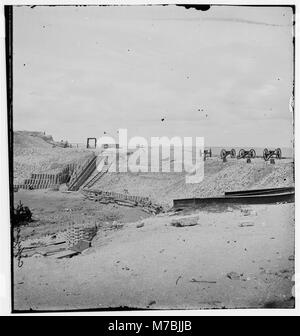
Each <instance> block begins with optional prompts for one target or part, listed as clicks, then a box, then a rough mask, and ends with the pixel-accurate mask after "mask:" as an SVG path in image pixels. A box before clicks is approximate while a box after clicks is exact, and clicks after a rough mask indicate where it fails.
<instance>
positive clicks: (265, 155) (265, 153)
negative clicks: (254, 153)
mask: <svg viewBox="0 0 300 336" xmlns="http://www.w3.org/2000/svg"><path fill="white" fill-rule="evenodd" d="M263 157H264V159H265V161H268V160H269V150H268V148H265V149H264V151H263Z"/></svg>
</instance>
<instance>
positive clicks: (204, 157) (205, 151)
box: [203, 148, 212, 161]
mask: <svg viewBox="0 0 300 336" xmlns="http://www.w3.org/2000/svg"><path fill="white" fill-rule="evenodd" d="M211 155H212V153H211V148H210V149H209V150H208V149H204V153H203V160H204V161H205V160H206V158H207V157H211Z"/></svg>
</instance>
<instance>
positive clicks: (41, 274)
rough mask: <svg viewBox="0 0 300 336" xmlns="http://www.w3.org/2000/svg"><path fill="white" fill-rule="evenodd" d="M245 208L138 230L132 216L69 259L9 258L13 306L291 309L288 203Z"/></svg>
mask: <svg viewBox="0 0 300 336" xmlns="http://www.w3.org/2000/svg"><path fill="white" fill-rule="evenodd" d="M17 194H18V193H17ZM17 194H16V195H17ZM19 195H20V194H19ZM74 197H75V196H74ZM62 206H64V205H62ZM97 206H98V205H97ZM249 209H252V210H253V212H251V213H250V214H249V213H248V214H247V216H245V213H244V212H243V209H242V208H234V209H233V208H229V209H227V211H222V212H214V211H212V212H204V211H202V212H196V213H193V214H192V216H195V215H197V216H198V219H197V223H198V224H197V225H195V226H188V227H174V226H172V225H171V221H172V220H174V219H176V216H168V215H166V214H164V215H158V216H155V217H149V218H147V219H144V220H143V223H144V226H143V227H140V228H137V222H136V220H133V221H132V223H127V224H126V225H124V226H123V228H122V229H120V230H117V231H102V230H100V231H98V235H97V236H96V237H95V238H94V240H93V246H92V248H90V249H88V250H86V251H85V252H84V253H83V254H81V255H78V256H75V257H73V258H71V259H62V260H57V259H55V258H54V257H42V256H39V257H36V256H33V257H30V258H26V259H24V265H23V266H22V267H21V268H18V267H17V263H16V262H15V263H14V264H15V268H14V277H15V278H14V283H15V286H14V294H15V296H14V308H15V309H16V310H29V309H33V310H65V309H67V310H71V309H95V308H96V309H107V308H117V307H119V308H124V307H129V308H144V309H167V308H169V309H201V308H262V307H266V308H273V307H280V308H287V307H293V306H294V300H293V299H291V296H292V287H293V285H294V283H293V281H292V277H293V274H294V260H293V256H294V204H276V205H256V206H252V207H251V208H250V207H249ZM130 210H132V209H130ZM181 216H182V215H181ZM187 216H188V215H187ZM189 216H190V215H189ZM140 222H141V221H140V220H139V221H138V223H140ZM241 224H243V225H249V226H240V225H241ZM231 272H234V273H231ZM230 274H231V275H230ZM230 276H231V278H230Z"/></svg>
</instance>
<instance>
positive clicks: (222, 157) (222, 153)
mask: <svg viewBox="0 0 300 336" xmlns="http://www.w3.org/2000/svg"><path fill="white" fill-rule="evenodd" d="M220 157H221V159H224V158H226V150H225V149H222V150H221V153H220Z"/></svg>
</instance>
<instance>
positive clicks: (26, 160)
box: [13, 131, 90, 184]
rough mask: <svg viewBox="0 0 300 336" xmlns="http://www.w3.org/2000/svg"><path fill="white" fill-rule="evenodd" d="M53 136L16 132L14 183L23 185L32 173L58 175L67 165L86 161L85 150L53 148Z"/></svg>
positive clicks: (87, 152)
mask: <svg viewBox="0 0 300 336" xmlns="http://www.w3.org/2000/svg"><path fill="white" fill-rule="evenodd" d="M47 141H53V139H52V136H47V135H44V134H43V133H39V132H26V131H24V132H23V131H19V132H14V143H13V155H14V183H16V184H17V183H22V182H23V179H24V178H29V177H30V175H31V174H32V173H57V172H59V171H61V170H62V169H63V168H64V166H65V165H66V164H69V163H75V162H79V161H81V160H85V159H86V158H87V157H88V156H89V155H90V152H89V151H87V150H84V149H77V148H76V149H75V148H61V147H53V145H52V144H51V143H48V142H47Z"/></svg>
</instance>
